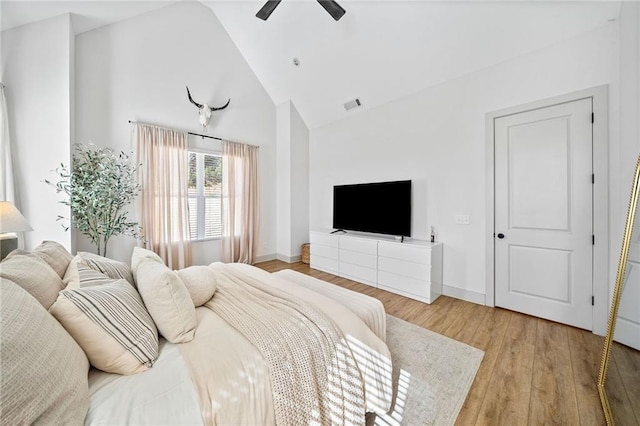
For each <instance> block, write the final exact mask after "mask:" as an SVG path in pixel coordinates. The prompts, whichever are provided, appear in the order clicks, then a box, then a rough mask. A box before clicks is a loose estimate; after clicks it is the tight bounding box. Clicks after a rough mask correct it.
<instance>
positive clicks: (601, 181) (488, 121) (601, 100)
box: [485, 84, 609, 336]
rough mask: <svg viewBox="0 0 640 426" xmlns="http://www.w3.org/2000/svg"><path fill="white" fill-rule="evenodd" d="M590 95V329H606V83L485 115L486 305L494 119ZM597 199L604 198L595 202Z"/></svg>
mask: <svg viewBox="0 0 640 426" xmlns="http://www.w3.org/2000/svg"><path fill="white" fill-rule="evenodd" d="M587 98H591V99H593V113H594V115H595V120H594V123H593V135H592V137H593V173H594V174H595V183H594V184H593V235H595V245H594V246H593V270H592V276H593V296H594V299H595V300H594V306H593V330H592V331H593V333H595V334H598V335H602V336H604V334H605V333H606V331H607V316H608V312H609V291H608V289H609V149H608V147H609V104H608V103H609V100H608V98H609V87H608V85H606V84H605V85H601V86H595V87H592V88H589V89H584V90H580V91H577V92H572V93H567V94H564V95H560V96H555V97H552V98H547V99H542V100H539V101H534V102H529V103H526V104H523V105H517V106H513V107H509V108H505V109H501V110H497V111H492V112H488V113H487V114H486V115H485V132H486V135H485V140H486V200H487V202H486V208H485V212H486V215H485V217H486V227H485V229H486V236H485V242H486V245H485V253H486V259H485V265H486V267H485V271H486V277H485V285H486V288H485V305H487V306H491V307H494V306H495V237H494V233H495V144H494V137H495V132H494V126H495V120H496V119H498V118H500V117H505V116H508V115H513V114H519V113H523V112H527V111H531V110H535V109H541V108H546V107H550V106H553V105H558V104H563V103H567V102H572V101H577V100H581V99H587ZM596 200H604V201H603V202H602V203H600V202H598V203H596V202H595V201H596Z"/></svg>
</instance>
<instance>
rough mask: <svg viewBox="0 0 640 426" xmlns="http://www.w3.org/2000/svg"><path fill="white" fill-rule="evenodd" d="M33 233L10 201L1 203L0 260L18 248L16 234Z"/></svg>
mask: <svg viewBox="0 0 640 426" xmlns="http://www.w3.org/2000/svg"><path fill="white" fill-rule="evenodd" d="M26 231H33V229H32V228H31V226H29V223H28V222H27V219H25V218H24V216H22V214H21V213H20V211H18V209H17V208H16V207H15V206H14V205H13V204H11V203H10V202H8V201H0V260H2V259H4V258H5V257H6V256H7V255H8V254H9V252H11V251H13V250H15V249H17V248H18V236H17V235H16V234H14V232H26Z"/></svg>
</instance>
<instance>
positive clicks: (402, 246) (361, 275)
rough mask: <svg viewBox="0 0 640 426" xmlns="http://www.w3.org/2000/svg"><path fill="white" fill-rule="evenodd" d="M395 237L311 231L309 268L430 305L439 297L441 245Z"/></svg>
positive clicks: (440, 289)
mask: <svg viewBox="0 0 640 426" xmlns="http://www.w3.org/2000/svg"><path fill="white" fill-rule="evenodd" d="M396 238H397V237H396ZM396 238H394V237H389V238H385V237H375V236H368V235H360V234H347V235H344V234H334V233H332V232H331V231H330V230H326V231H311V232H310V241H311V247H310V252H311V256H310V257H311V259H310V263H311V267H312V268H314V269H319V270H321V271H324V272H328V273H330V274H334V275H338V276H340V277H344V278H348V279H350V280H353V281H358V282H361V283H364V284H368V285H370V286H373V287H377V288H380V289H383V290H387V291H390V292H392V293H396V294H400V295H402V296H405V297H409V298H412V299H415V300H419V301H421V302H425V303H432V302H433V301H434V300H436V299H437V298H438V296H440V294H442V243H430V242H428V241H421V240H414V239H409V240H406V241H405V240H404V238H401V240H398V239H396Z"/></svg>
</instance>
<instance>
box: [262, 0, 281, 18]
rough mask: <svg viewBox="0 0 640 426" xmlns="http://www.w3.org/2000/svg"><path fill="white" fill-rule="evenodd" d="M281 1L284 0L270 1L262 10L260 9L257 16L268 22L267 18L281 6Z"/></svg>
mask: <svg viewBox="0 0 640 426" xmlns="http://www.w3.org/2000/svg"><path fill="white" fill-rule="evenodd" d="M281 1H282V0H268V1H267V2H266V3H265V4H264V6H262V9H260V10H259V11H258V13H256V16H257V17H258V18H260V19H262V20H263V21H266V20H267V18H268V17H269V16H270V15H271V14H272V13H273V11H274V10H275V8H276V7H277V6H278V5H279V4H280V2H281Z"/></svg>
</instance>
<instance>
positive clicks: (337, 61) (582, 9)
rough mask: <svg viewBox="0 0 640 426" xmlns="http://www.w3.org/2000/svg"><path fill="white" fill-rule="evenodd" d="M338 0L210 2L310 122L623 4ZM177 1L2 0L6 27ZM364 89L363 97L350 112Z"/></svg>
mask: <svg viewBox="0 0 640 426" xmlns="http://www.w3.org/2000/svg"><path fill="white" fill-rule="evenodd" d="M338 1H339V3H340V4H341V5H342V6H343V7H344V8H345V9H346V11H347V13H346V14H345V15H344V17H343V18H342V19H341V20H340V21H338V22H335V21H334V20H333V19H332V18H331V17H330V16H329V15H328V14H327V12H326V11H325V10H324V9H322V7H321V6H320V5H319V4H318V3H317V2H316V1H315V0H283V1H282V3H280V5H279V6H278V8H277V9H276V10H275V11H274V12H273V14H272V15H271V17H270V18H269V19H268V20H267V21H262V20H260V19H258V18H256V17H255V14H256V12H257V11H258V10H259V9H260V7H261V6H262V4H263V3H264V1H262V0H260V1H250V0H246V1H245V0H242V1H218V0H213V1H212V0H203V1H202V3H204V4H206V5H207V6H209V7H210V8H211V9H212V10H213V11H214V13H215V14H216V16H217V17H218V19H219V20H220V22H221V23H222V25H223V26H224V27H225V29H226V30H227V32H228V33H229V35H230V36H231V38H232V39H233V40H234V42H235V43H236V45H237V46H238V48H239V50H240V51H241V52H242V54H243V55H244V57H245V58H246V60H247V62H248V63H249V65H250V66H251V68H252V69H253V71H254V72H255V74H256V76H257V77H258V79H259V80H260V81H261V82H262V84H263V85H264V87H265V89H266V90H267V92H268V93H269V94H270V96H271V97H272V99H273V101H274V103H275V104H276V105H279V104H281V103H283V102H285V101H287V100H289V99H290V100H291V101H292V102H293V103H294V105H295V106H296V107H297V109H298V111H299V112H300V114H301V115H302V117H303V119H304V120H305V121H306V123H307V125H308V126H309V127H310V128H314V127H317V126H321V125H323V124H326V123H329V122H332V121H335V120H339V119H341V118H344V117H346V116H348V115H349V114H354V113H357V111H358V110H363V109H367V108H371V107H375V106H378V105H381V104H383V103H386V102H389V101H392V100H394V99H397V98H400V97H402V96H405V95H408V94H411V93H415V92H417V91H419V90H421V89H423V88H426V87H429V86H433V85H435V84H438V83H440V82H443V81H447V80H450V79H453V78H456V77H459V76H462V75H465V74H469V73H471V72H474V71H477V70H480V69H482V68H485V67H488V66H490V65H493V64H496V63H499V62H502V61H505V60H507V59H510V58H513V57H516V56H519V55H522V54H525V53H528V52H531V51H534V50H537V49H540V48H543V47H546V46H549V45H551V44H554V43H557V42H559V41H561V40H565V39H567V38H570V37H573V36H576V35H578V34H581V33H584V32H587V31H591V30H593V29H595V28H597V27H599V26H602V25H606V24H607V22H608V21H609V20H612V19H616V18H617V17H618V14H619V10H620V2H617V1H615V2H613V1H604V2H596V1H585V2H582V1H570V2H559V1H548V2H547V1H538V0H536V1H497V2H496V1H470V2H469V1H466V2H463V1H455V0H453V1H447V2H444V1H442V2H436V1H430V0H412V1H399V0H369V1H368V0H338ZM168 3H171V2H169V1H137V2H130V1H127V2H123V1H67V2H56V1H53V0H49V1H38V2H34V1H6V0H3V1H2V9H1V10H2V28H3V29H7V28H10V27H12V26H16V25H20V24H21V23H25V22H29V21H33V20H37V19H43V18H45V17H49V16H54V15H57V14H61V13H65V12H72V13H74V14H76V15H77V16H76V18H74V25H75V27H76V31H77V32H81V31H86V30H88V29H91V28H95V27H97V26H100V25H104V24H106V23H110V22H115V21H117V20H120V19H126V18H128V17H130V16H134V15H136V14H139V13H144V12H146V11H148V10H152V9H155V8H157V7H161V6H164V5H166V4H168ZM294 57H297V58H299V59H300V65H299V66H298V67H296V66H294V65H293V58H294ZM355 97H359V98H360V99H361V101H362V105H363V106H362V107H361V108H359V109H356V110H352V111H349V112H346V111H345V110H344V107H343V104H344V103H345V102H347V101H349V100H351V99H353V98H355Z"/></svg>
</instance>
